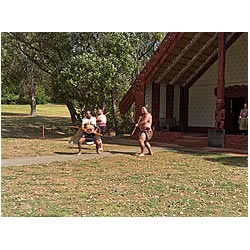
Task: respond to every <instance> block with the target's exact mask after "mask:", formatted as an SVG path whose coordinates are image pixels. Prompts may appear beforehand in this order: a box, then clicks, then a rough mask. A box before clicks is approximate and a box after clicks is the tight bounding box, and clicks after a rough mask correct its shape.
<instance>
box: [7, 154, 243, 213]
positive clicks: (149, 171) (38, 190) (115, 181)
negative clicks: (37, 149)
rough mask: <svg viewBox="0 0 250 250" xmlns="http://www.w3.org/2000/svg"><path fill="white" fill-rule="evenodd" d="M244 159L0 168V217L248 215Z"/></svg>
mask: <svg viewBox="0 0 250 250" xmlns="http://www.w3.org/2000/svg"><path fill="white" fill-rule="evenodd" d="M247 187H248V184H247V159H246V157H236V156H226V155H220V154H202V153H200V154H197V153H190V152H188V153H187V152H183V151H179V152H178V151H169V152H161V153H157V154H155V155H154V156H146V157H144V158H140V157H135V156H129V155H126V156H117V157H114V158H103V159H93V160H88V161H84V160H81V159H80V158H79V160H77V161H71V162H56V163H50V164H46V165H31V166H22V167H3V168H2V216H170V217H171V216H248V210H247V206H248V203H247V202H248V198H247V196H248V194H247Z"/></svg>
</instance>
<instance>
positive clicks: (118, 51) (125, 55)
mask: <svg viewBox="0 0 250 250" xmlns="http://www.w3.org/2000/svg"><path fill="white" fill-rule="evenodd" d="M5 35H6V36H8V37H9V43H10V44H11V46H13V47H15V48H16V50H17V51H18V53H19V54H20V55H22V56H23V57H24V58H25V59H26V60H28V61H29V63H32V65H33V66H34V67H33V69H39V70H40V71H41V72H44V73H46V74H47V75H48V76H49V77H50V80H51V81H50V84H51V90H52V97H53V99H54V100H56V101H57V102H61V103H65V104H66V105H67V107H68V110H69V112H70V115H71V120H72V123H73V124H77V123H80V118H81V113H82V111H83V110H86V109H96V108H97V107H102V108H106V110H110V111H111V113H112V119H111V120H110V123H111V124H112V126H113V127H114V128H115V131H116V133H117V134H119V133H120V132H121V122H122V118H121V116H120V114H119V111H118V102H119V101H120V99H121V98H122V97H123V95H124V94H125V93H126V92H127V90H128V89H129V87H130V85H131V83H132V82H133V80H134V77H135V75H136V74H137V73H138V72H139V71H140V70H141V69H142V67H143V65H144V64H145V62H146V60H148V59H149V57H150V56H151V55H152V53H153V52H154V50H155V48H156V47H157V44H158V43H159V41H160V40H161V39H162V38H163V33H126V32H123V33H114V32H113V33H105V32H101V33H98V32H89V33H79V32H78V33H66V32H64V33H50V32H48V33H6V34H5ZM31 72H32V71H31ZM31 75H32V74H31ZM36 75H37V74H33V76H34V78H32V77H31V79H32V81H31V82H33V83H34V82H35V81H36ZM34 89H35V85H33V90H34Z"/></svg>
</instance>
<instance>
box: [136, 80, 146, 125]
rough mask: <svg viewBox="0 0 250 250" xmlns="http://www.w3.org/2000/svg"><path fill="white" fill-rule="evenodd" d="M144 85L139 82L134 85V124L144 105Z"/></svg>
mask: <svg viewBox="0 0 250 250" xmlns="http://www.w3.org/2000/svg"><path fill="white" fill-rule="evenodd" d="M144 92H145V90H144V85H143V84H142V83H141V82H138V83H137V84H136V88H135V92H134V99H135V117H134V121H135V123H136V122H137V121H138V119H139V117H140V116H141V108H142V107H143V106H144V105H145V100H144V99H145V96H144V95H145V94H144Z"/></svg>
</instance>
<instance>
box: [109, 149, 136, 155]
mask: <svg viewBox="0 0 250 250" xmlns="http://www.w3.org/2000/svg"><path fill="white" fill-rule="evenodd" d="M105 152H108V153H111V154H113V155H115V154H123V155H135V153H136V152H128V151H113V150H105Z"/></svg>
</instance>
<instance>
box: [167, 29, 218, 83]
mask: <svg viewBox="0 0 250 250" xmlns="http://www.w3.org/2000/svg"><path fill="white" fill-rule="evenodd" d="M217 35H218V33H215V34H214V35H213V36H212V37H211V38H210V39H209V40H208V42H207V43H206V44H205V45H204V46H203V47H202V48H201V49H200V50H199V52H198V53H197V54H196V55H195V56H194V57H193V58H192V60H190V61H189V63H188V64H187V65H186V66H185V67H184V68H183V69H182V70H181V71H180V72H179V73H178V75H177V76H176V77H175V78H174V79H172V81H171V82H170V83H169V84H170V85H173V84H175V83H176V82H177V81H178V79H179V78H180V77H181V76H182V75H183V74H184V73H185V72H186V71H187V70H188V69H189V68H190V66H191V65H193V64H194V63H195V62H196V61H197V60H198V58H199V57H200V56H201V55H202V54H203V52H204V51H205V50H206V49H207V48H208V47H209V46H210V45H211V44H212V43H213V42H214V40H215V39H216V38H217Z"/></svg>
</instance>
